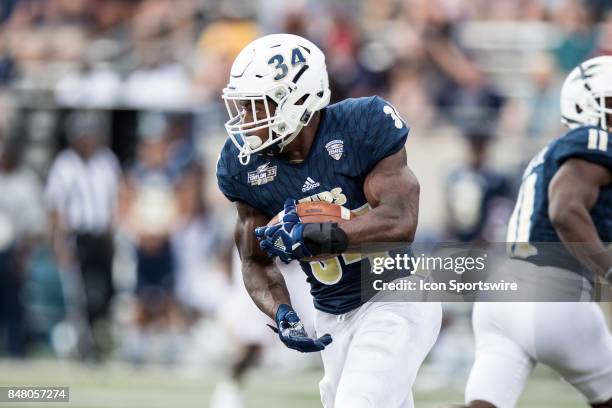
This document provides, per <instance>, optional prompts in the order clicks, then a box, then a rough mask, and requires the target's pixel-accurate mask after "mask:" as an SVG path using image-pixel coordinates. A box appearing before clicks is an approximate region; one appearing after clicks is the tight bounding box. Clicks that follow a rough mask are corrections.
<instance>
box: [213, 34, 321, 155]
mask: <svg viewBox="0 0 612 408" xmlns="http://www.w3.org/2000/svg"><path fill="white" fill-rule="evenodd" d="M329 97H330V91H329V80H328V77H327V68H326V66H325V56H324V55H323V52H322V51H321V50H320V49H319V48H318V47H317V46H316V45H314V44H313V43H312V42H310V41H308V40H306V39H305V38H302V37H299V36H297V35H292V34H271V35H267V36H264V37H261V38H259V39H257V40H255V41H253V42H251V43H250V44H249V45H247V46H246V47H245V48H244V49H243V50H242V51H241V52H240V54H238V56H237V57H236V60H235V61H234V63H233V65H232V69H231V73H230V80H229V83H228V84H227V87H225V88H224V89H223V100H224V101H225V106H226V108H227V111H228V113H229V116H230V118H229V120H228V121H227V122H226V123H225V129H226V130H227V133H228V134H229V137H230V138H231V140H232V142H234V144H235V145H236V147H238V150H239V154H238V159H239V160H240V162H241V163H242V164H247V163H248V162H249V159H250V156H251V155H252V154H254V153H258V152H264V151H270V148H272V147H275V148H276V149H278V150H279V151H282V149H283V148H284V147H285V146H286V145H287V144H289V143H290V142H291V141H292V140H293V139H294V138H295V137H296V136H297V135H298V133H299V132H300V130H301V129H302V127H304V126H305V125H307V124H308V122H309V121H310V118H311V117H312V114H313V113H314V112H315V111H317V110H320V109H323V108H324V107H325V106H327V104H328V103H329ZM258 102H259V106H261V105H263V106H264V110H265V112H261V111H259V112H260V114H259V115H258V110H257V109H256V104H258ZM270 102H273V103H270ZM246 109H250V110H251V113H252V115H251V117H252V120H250V121H248V122H245V119H246ZM262 129H268V138H267V140H262V138H261V137H260V136H257V135H256V134H255V133H261V132H260V131H261V130H262ZM275 145H276V146H275Z"/></svg>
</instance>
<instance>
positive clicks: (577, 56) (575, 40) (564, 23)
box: [555, 0, 596, 73]
mask: <svg viewBox="0 0 612 408" xmlns="http://www.w3.org/2000/svg"><path fill="white" fill-rule="evenodd" d="M594 19H595V15H594V10H593V9H592V8H591V6H590V5H589V3H588V2H587V1H586V0H566V1H565V3H564V4H563V5H562V6H561V7H560V8H559V10H558V11H557V15H556V20H557V21H558V23H559V26H560V27H561V29H562V30H563V35H562V39H561V42H560V44H559V45H558V46H557V48H556V49H555V57H556V59H557V65H558V66H559V68H560V69H561V71H563V72H566V73H567V72H569V71H571V70H572V69H574V67H575V66H576V65H578V64H579V63H580V62H582V61H584V60H585V59H587V58H588V56H589V54H591V52H592V51H593V49H594V47H595V39H596V36H595V34H596V30H595V24H594Z"/></svg>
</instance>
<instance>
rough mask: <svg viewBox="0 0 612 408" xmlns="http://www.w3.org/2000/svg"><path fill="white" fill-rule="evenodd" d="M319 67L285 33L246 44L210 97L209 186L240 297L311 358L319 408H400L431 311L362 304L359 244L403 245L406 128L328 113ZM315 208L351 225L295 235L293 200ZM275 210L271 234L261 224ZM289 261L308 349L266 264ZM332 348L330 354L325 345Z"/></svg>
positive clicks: (407, 398) (409, 232) (367, 109)
mask: <svg viewBox="0 0 612 408" xmlns="http://www.w3.org/2000/svg"><path fill="white" fill-rule="evenodd" d="M329 97H330V91H329V88H328V77H327V70H326V67H325V58H324V55H323V53H322V52H321V50H319V49H318V47H317V46H316V45H314V44H313V43H311V42H310V41H308V40H306V39H304V38H301V37H298V36H294V35H288V34H275V35H269V36H265V37H262V38H260V39H258V40H255V41H254V42H252V43H251V44H249V45H248V46H247V47H245V48H244V49H243V50H242V52H241V53H240V54H239V55H238V57H237V58H236V61H235V62H234V64H233V66H232V70H231V74H230V81H229V84H228V86H227V87H226V88H225V89H224V91H223V98H224V100H225V103H226V106H227V108H228V112H229V115H230V119H229V121H228V122H227V123H226V129H227V132H228V134H229V137H230V138H229V140H228V141H227V142H226V144H225V146H224V147H223V150H222V152H221V155H220V157H219V161H218V164H217V179H218V184H219V188H220V189H221V191H222V192H223V193H224V195H225V196H226V197H227V198H229V199H230V200H231V201H234V202H236V208H237V210H238V221H237V224H236V230H235V239H236V244H237V246H238V250H239V252H240V256H241V260H242V272H243V277H244V281H245V285H246V288H247V290H248V292H249V294H250V296H251V297H252V299H253V301H254V302H255V303H256V304H257V306H258V307H259V308H260V309H261V310H262V311H263V312H264V313H265V314H267V315H268V316H270V317H271V318H272V319H274V320H275V322H276V331H278V333H279V337H280V339H281V340H282V341H283V343H285V345H287V347H290V348H293V349H296V350H299V351H302V352H313V351H322V358H323V363H324V368H325V377H324V379H323V380H322V381H321V383H320V391H321V399H322V402H323V405H324V406H325V407H351V408H355V407H388V408H393V407H412V406H413V401H412V393H411V386H412V383H413V382H414V379H415V377H416V373H417V371H418V369H419V367H420V365H421V363H422V361H423V359H424V358H425V356H426V355H427V353H428V352H429V350H430V349H431V347H432V346H433V343H434V342H435V339H436V337H437V334H438V331H439V328H440V318H441V310H440V305H439V304H436V303H409V302H382V301H381V302H368V301H367V300H368V299H367V298H365V299H364V297H363V296H362V295H363V294H362V282H361V276H362V271H361V267H362V262H367V260H366V259H363V260H362V259H361V256H360V255H359V254H355V253H345V251H347V250H353V251H354V250H355V249H359V248H360V246H361V245H362V244H366V243H370V242H407V243H408V242H411V241H412V239H413V237H414V233H415V230H416V226H417V216H418V198H419V185H418V182H417V180H416V178H415V177H414V175H413V174H412V172H411V171H410V169H409V168H408V167H407V164H406V152H405V149H404V145H405V143H406V138H407V136H408V131H409V129H408V127H407V125H406V123H405V122H404V121H403V120H402V119H401V118H400V116H399V114H398V113H397V111H396V110H395V108H394V107H393V106H391V105H390V104H389V103H388V102H385V101H384V100H383V99H381V98H379V97H370V98H359V99H349V100H345V101H342V102H340V103H337V104H334V105H331V106H328V102H329ZM317 200H324V201H328V202H332V203H335V204H339V205H342V206H344V207H346V208H348V209H350V210H351V211H352V212H353V213H354V214H355V215H359V217H356V218H353V219H351V220H347V221H343V222H340V223H338V224H314V223H309V224H305V223H302V222H301V221H300V219H299V218H298V217H297V215H296V211H295V207H296V204H297V202H299V201H317ZM281 210H284V215H283V216H282V217H281V220H280V222H279V223H278V224H276V225H273V226H270V227H266V225H267V224H268V222H269V220H270V219H271V218H272V217H274V216H275V215H276V214H278V213H279V212H280V211H281ZM322 254H331V255H335V256H332V257H331V258H329V259H326V260H324V261H320V262H310V263H308V262H301V266H302V269H303V270H304V272H305V273H306V277H307V280H308V282H309V283H310V285H311V294H312V296H313V299H314V305H315V308H316V309H317V314H316V316H315V330H316V332H317V336H320V337H318V338H310V337H309V336H308V334H307V333H306V332H305V330H304V328H303V325H302V324H301V322H300V320H299V317H298V316H297V314H296V313H295V311H294V310H293V309H292V308H291V302H290V299H289V296H288V293H287V290H286V287H285V283H284V281H283V278H282V275H281V274H280V273H279V271H278V269H277V267H276V266H275V264H274V258H276V257H278V258H279V259H280V260H281V261H283V262H292V261H295V260H299V259H301V258H303V257H308V256H317V255H322ZM332 339H333V343H332Z"/></svg>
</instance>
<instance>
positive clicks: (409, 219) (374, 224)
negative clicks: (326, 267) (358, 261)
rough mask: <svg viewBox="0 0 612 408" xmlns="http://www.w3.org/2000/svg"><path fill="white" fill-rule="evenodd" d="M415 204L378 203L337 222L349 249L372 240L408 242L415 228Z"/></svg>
mask: <svg viewBox="0 0 612 408" xmlns="http://www.w3.org/2000/svg"><path fill="white" fill-rule="evenodd" d="M417 219H418V204H417V206H405V207H404V206H402V207H395V208H393V206H391V205H380V206H378V207H376V208H374V209H373V210H371V211H369V212H368V213H366V214H364V215H362V216H360V217H357V218H355V219H353V220H349V221H344V222H341V223H339V224H338V226H339V227H340V228H342V229H343V230H344V232H345V233H346V235H347V237H348V240H349V250H351V249H353V250H355V249H359V246H360V245H361V244H366V243H374V242H380V243H383V242H386V243H390V242H401V243H410V242H412V241H413V240H414V235H415V233H416V228H417Z"/></svg>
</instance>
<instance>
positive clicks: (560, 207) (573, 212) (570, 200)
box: [548, 159, 612, 275]
mask: <svg viewBox="0 0 612 408" xmlns="http://www.w3.org/2000/svg"><path fill="white" fill-rule="evenodd" d="M611 183H612V172H611V171H610V170H608V169H606V168H605V167H603V166H601V165H598V164H594V163H590V162H587V161H585V160H581V159H570V160H568V161H567V162H565V163H564V164H563V165H562V166H561V168H560V169H559V171H558V172H557V173H556V174H555V176H554V177H553V179H552V181H551V183H550V186H549V188H548V200H549V205H548V213H549V216H550V220H551V222H552V224H553V226H554V228H555V230H556V231H557V234H558V235H559V237H560V238H561V240H562V241H563V243H564V244H565V246H566V248H567V249H568V251H570V253H571V254H572V255H574V256H575V257H576V258H577V259H578V260H579V261H580V262H581V263H582V264H583V265H585V266H586V267H588V268H589V269H590V270H592V271H594V272H596V273H598V274H601V275H605V273H606V272H607V270H608V268H610V267H612V251H611V250H606V247H605V246H604V244H603V243H602V241H601V238H600V237H599V235H598V234H597V229H596V228H595V224H594V223H593V219H592V218H591V214H590V210H591V209H592V208H593V206H594V205H595V203H596V202H597V198H598V196H599V190H600V188H601V187H603V186H606V185H609V184H611Z"/></svg>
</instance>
